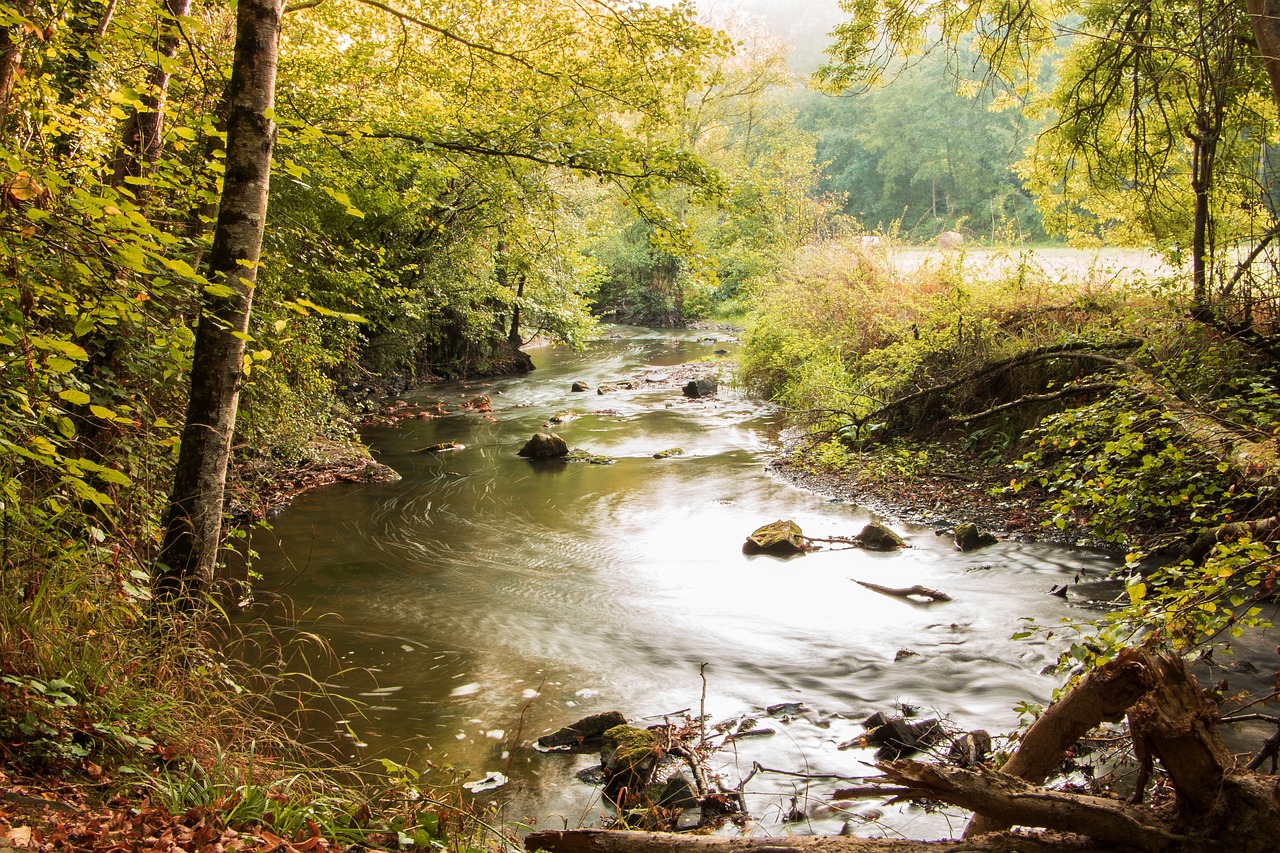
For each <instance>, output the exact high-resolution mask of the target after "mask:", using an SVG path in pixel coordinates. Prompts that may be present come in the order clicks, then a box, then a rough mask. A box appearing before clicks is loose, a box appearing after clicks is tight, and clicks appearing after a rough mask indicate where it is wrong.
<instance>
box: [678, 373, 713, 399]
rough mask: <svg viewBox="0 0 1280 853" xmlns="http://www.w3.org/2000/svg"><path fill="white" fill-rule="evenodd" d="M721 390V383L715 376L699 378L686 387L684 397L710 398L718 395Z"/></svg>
mask: <svg viewBox="0 0 1280 853" xmlns="http://www.w3.org/2000/svg"><path fill="white" fill-rule="evenodd" d="M718 388H719V382H717V381H716V378H715V377H714V376H699V377H698V378H697V379H693V380H690V381H689V383H688V384H687V385H685V386H684V395H685V396H686V397H710V396H711V395H712V394H714V393H716V390H717V389H718Z"/></svg>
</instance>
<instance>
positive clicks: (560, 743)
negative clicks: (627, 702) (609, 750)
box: [538, 711, 627, 751]
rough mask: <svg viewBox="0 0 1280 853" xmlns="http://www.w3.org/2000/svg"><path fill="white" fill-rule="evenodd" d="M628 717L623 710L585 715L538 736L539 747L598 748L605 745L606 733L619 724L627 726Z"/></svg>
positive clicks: (549, 748)
mask: <svg viewBox="0 0 1280 853" xmlns="http://www.w3.org/2000/svg"><path fill="white" fill-rule="evenodd" d="M626 724H627V718H626V717H624V716H622V712H621V711H605V712H604V713H601V714H592V715H591V716H589V717H583V718H582V719H581V720H578V722H576V723H574V724H573V725H571V726H565V727H564V728H562V729H557V730H556V731H554V732H552V733H551V734H549V735H543V736H542V737H540V738H538V748H539V749H545V750H552V749H557V750H560V749H563V750H572V751H588V750H597V749H600V747H601V746H603V745H604V733H605V732H607V731H608V730H609V729H612V728H615V727H617V726H625V725H626Z"/></svg>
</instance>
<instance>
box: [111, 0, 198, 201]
mask: <svg viewBox="0 0 1280 853" xmlns="http://www.w3.org/2000/svg"><path fill="white" fill-rule="evenodd" d="M190 10H191V0H165V2H164V8H163V11H162V12H161V14H160V21H159V22H158V26H157V28H156V61H155V64H154V65H152V66H151V73H150V74H148V75H147V83H146V86H144V87H143V89H142V103H143V108H142V109H138V108H136V107H135V108H133V110H132V111H131V112H130V114H129V117H128V118H127V119H125V122H124V128H123V130H122V132H121V145H120V149H119V150H118V151H117V152H116V157H115V164H114V166H113V169H112V173H113V174H112V178H111V183H112V186H116V187H119V186H122V185H123V184H124V182H125V179H127V178H140V177H142V176H143V175H144V174H145V173H146V172H147V171H148V170H149V169H150V168H151V167H152V166H154V165H155V164H156V162H157V161H159V159H160V150H161V147H160V141H161V133H162V130H163V127H164V102H165V96H166V95H167V94H168V90H169V78H170V76H171V75H170V74H169V72H168V71H166V70H165V69H166V67H167V66H168V65H169V63H170V62H171V61H172V60H173V58H174V57H175V56H177V54H178V45H179V44H180V38H179V35H180V34H179V32H178V19H180V18H182V17H184V16H185V15H186V14H187V13H188V12H189V11H190Z"/></svg>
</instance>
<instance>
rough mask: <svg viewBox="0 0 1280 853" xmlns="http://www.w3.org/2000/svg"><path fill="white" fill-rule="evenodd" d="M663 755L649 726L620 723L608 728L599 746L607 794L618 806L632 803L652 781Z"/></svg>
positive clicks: (641, 795)
mask: <svg viewBox="0 0 1280 853" xmlns="http://www.w3.org/2000/svg"><path fill="white" fill-rule="evenodd" d="M661 757H662V747H661V744H660V742H659V740H658V736H657V734H655V733H654V732H651V731H649V730H648V729H641V728H637V727H635V726H628V725H621V726H614V727H613V728H611V729H609V730H608V731H606V732H605V733H604V746H602V747H601V749H600V763H601V764H602V765H604V780H605V782H604V793H605V796H607V797H609V799H611V800H613V801H614V802H615V803H618V804H619V805H623V806H626V805H630V804H633V803H634V802H635V801H636V800H638V799H639V798H641V797H643V795H644V793H645V789H646V788H647V787H648V786H649V785H650V784H651V783H652V782H653V774H654V771H655V770H656V769H657V767H658V760H659V759H660V758H661Z"/></svg>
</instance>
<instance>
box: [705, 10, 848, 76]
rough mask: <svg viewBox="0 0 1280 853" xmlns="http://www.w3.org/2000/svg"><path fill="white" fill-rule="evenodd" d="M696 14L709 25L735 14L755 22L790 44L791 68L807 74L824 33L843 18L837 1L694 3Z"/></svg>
mask: <svg viewBox="0 0 1280 853" xmlns="http://www.w3.org/2000/svg"><path fill="white" fill-rule="evenodd" d="M696 2H697V4H698V9H699V11H701V12H702V14H704V15H706V16H708V17H709V18H711V19H712V20H713V21H715V20H717V19H723V18H726V17H728V16H729V15H730V14H732V13H733V12H735V11H740V12H743V13H745V14H746V15H748V16H750V17H752V18H756V19H759V20H761V21H763V22H764V24H765V26H766V27H767V28H768V29H769V30H771V31H773V32H774V33H776V34H777V35H778V36H780V37H781V38H782V39H783V40H784V41H786V42H788V43H790V44H791V47H792V53H793V63H792V64H793V65H795V66H797V67H800V68H801V69H802V70H805V71H809V70H812V69H813V68H814V67H816V66H817V64H818V63H819V62H820V61H821V59H822V49H823V47H825V46H826V44H827V42H828V41H829V39H828V37H827V33H829V32H830V31H831V29H832V28H833V27H834V26H835V25H836V23H837V22H839V21H840V20H841V19H842V18H843V17H844V14H843V13H842V12H841V11H840V6H839V4H838V3H837V0H696Z"/></svg>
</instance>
